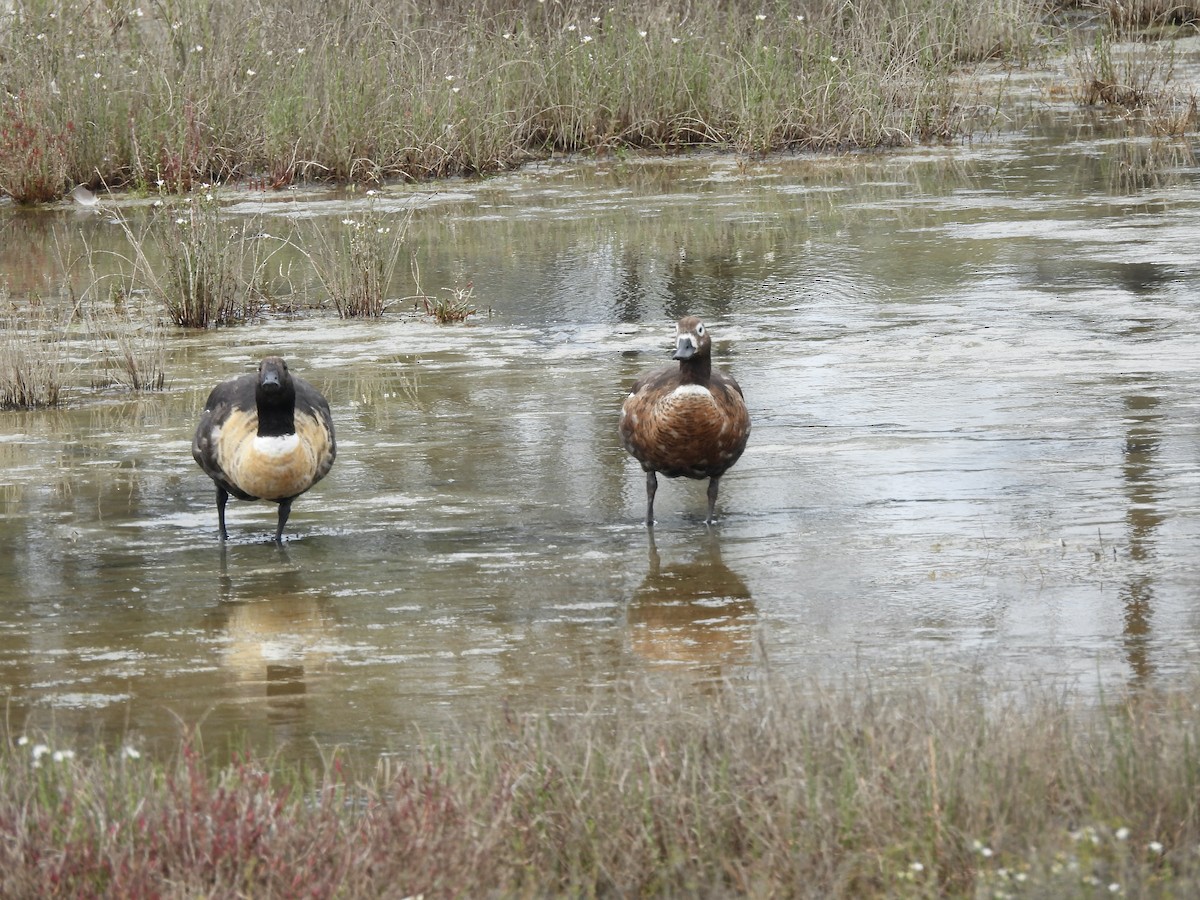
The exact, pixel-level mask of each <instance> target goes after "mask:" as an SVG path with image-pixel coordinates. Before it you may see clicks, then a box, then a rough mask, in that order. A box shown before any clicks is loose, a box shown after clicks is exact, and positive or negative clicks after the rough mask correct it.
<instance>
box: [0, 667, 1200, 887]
mask: <svg viewBox="0 0 1200 900" xmlns="http://www.w3.org/2000/svg"><path fill="white" fill-rule="evenodd" d="M964 681H965V682H967V683H966V684H960V685H959V686H957V687H954V688H947V687H944V686H937V685H926V686H924V687H910V688H900V689H894V688H888V689H882V688H880V687H878V686H875V685H872V684H870V683H867V682H858V683H855V684H848V685H843V686H841V687H840V688H838V689H836V690H835V689H831V688H820V687H814V688H810V689H808V690H806V691H799V690H796V689H794V688H783V687H780V686H774V687H762V686H759V687H756V688H747V687H739V688H735V687H732V686H725V687H723V688H719V689H716V690H715V691H714V692H712V694H711V695H710V696H707V697H704V698H695V697H692V698H688V697H686V696H685V695H682V694H680V693H678V692H671V691H668V692H667V696H666V697H664V696H662V695H657V696H651V695H650V694H643V693H640V692H635V694H634V695H631V696H629V697H626V698H625V699H624V700H621V701H618V702H617V707H618V708H616V709H609V710H606V711H601V710H600V709H598V708H594V709H590V710H585V711H581V712H580V713H579V714H576V715H568V716H565V717H563V718H554V717H533V718H528V719H526V718H520V717H515V716H513V715H509V716H506V717H504V718H499V719H497V720H495V721H493V722H491V723H490V724H488V725H486V726H484V727H483V728H482V729H481V730H480V731H479V732H477V733H475V734H472V735H462V736H459V737H457V738H455V739H453V740H447V741H445V742H443V743H440V744H435V743H428V744H426V745H424V746H423V747H420V748H417V749H416V750H415V751H413V752H412V753H411V754H409V755H406V756H405V757H404V759H403V761H401V760H400V758H399V757H391V756H388V757H383V758H381V760H380V762H379V764H378V765H377V766H376V767H375V769H374V771H370V770H369V769H368V770H363V771H360V772H358V773H357V774H356V773H355V771H354V766H353V764H345V763H343V761H342V760H341V759H340V758H335V759H333V760H329V761H327V762H326V764H325V768H324V771H322V772H316V773H313V772H304V771H301V770H300V769H298V768H296V767H295V766H293V765H291V764H287V763H284V762H281V761H279V760H271V759H263V758H257V757H254V756H252V755H239V756H237V757H236V758H235V759H234V761H233V762H232V763H231V764H226V765H217V764H215V763H210V762H206V760H205V758H204V755H203V753H202V752H201V751H200V745H199V743H198V741H197V740H196V738H195V736H194V735H192V736H191V737H190V738H186V739H185V740H184V741H183V743H182V744H181V746H180V748H179V749H178V751H177V753H175V754H174V755H173V756H172V757H171V758H170V759H169V760H167V761H161V760H160V761H154V760H152V759H150V758H148V754H144V753H141V752H139V751H138V750H136V749H133V748H131V747H126V748H123V749H122V750H121V751H119V752H116V753H110V754H109V755H104V754H100V755H85V754H83V753H79V754H74V753H72V752H71V751H69V750H64V749H62V748H61V747H60V746H58V745H57V744H56V742H55V741H53V740H50V739H45V738H40V739H33V738H26V737H21V738H19V739H17V740H15V741H14V742H13V743H11V744H9V745H7V746H5V747H3V748H0V773H2V775H3V777H2V778H0V832H2V833H3V840H2V841H0V893H2V894H3V895H4V896H13V897H15V896H72V897H74V896H97V895H106V896H166V897H184V896H198V895H203V896H256V897H260V896H261V897H268V896H298V895H299V894H301V893H302V894H303V895H304V896H310V897H334V896H336V897H377V896H394V897H403V896H425V897H427V898H433V897H447V896H596V895H600V896H641V897H645V896H730V895H735V894H736V895H750V896H795V897H805V896H811V897H830V896H854V897H883V896H929V897H933V896H950V897H979V896H987V897H1010V896H1011V897H1021V896H1039V897H1050V896H1053V897H1074V896H1099V895H1104V896H1147V895H1153V896H1179V897H1182V896H1192V895H1194V892H1195V891H1196V890H1197V889H1198V888H1200V854H1198V853H1197V846H1198V844H1200V805H1198V803H1197V796H1198V795H1197V791H1196V789H1195V787H1196V782H1197V779H1198V778H1200V755H1198V750H1197V748H1198V747H1200V719H1198V718H1197V715H1196V710H1195V706H1194V704H1193V702H1192V701H1191V699H1190V695H1189V693H1188V692H1186V691H1185V692H1183V693H1181V694H1178V695H1170V696H1155V695H1149V696H1147V695H1144V694H1143V695H1139V696H1129V697H1126V698H1123V699H1121V700H1118V701H1110V702H1108V703H1105V704H1102V705H1101V706H1100V707H1088V708H1083V707H1080V706H1077V705H1075V704H1074V703H1073V702H1072V701H1071V700H1069V699H1066V698H1065V697H1064V696H1063V695H1062V694H1058V693H1055V692H1052V691H1040V690H1029V691H1026V692H1024V694H1023V695H1022V696H1019V697H1014V698H1011V699H1009V700H1007V701H1003V700H997V699H995V698H994V697H992V698H988V697H986V693H987V692H986V691H985V690H984V685H982V684H978V683H976V684H971V683H970V679H965V680H964Z"/></svg>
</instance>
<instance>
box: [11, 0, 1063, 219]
mask: <svg viewBox="0 0 1200 900" xmlns="http://www.w3.org/2000/svg"><path fill="white" fill-rule="evenodd" d="M8 8H9V9H10V10H11V12H7V13H4V12H0V84H4V85H5V90H4V91H3V92H2V93H0V191H3V192H5V193H7V194H9V195H10V196H12V197H14V198H16V199H17V200H19V201H21V202H36V201H40V200H45V199H49V198H53V197H57V196H61V195H62V194H63V192H64V191H66V190H69V189H70V188H71V187H72V186H73V185H74V184H75V183H86V184H90V185H91V186H93V187H96V186H98V185H100V184H101V183H105V184H109V185H118V184H131V185H134V186H140V187H141V188H143V189H147V190H153V189H157V188H162V189H164V190H168V191H172V192H174V191H185V190H188V189H190V188H192V187H193V186H195V185H196V184H199V183H203V182H218V181H225V180H230V179H236V178H254V179H256V180H260V181H262V182H265V183H268V184H271V185H275V186H282V185H285V184H288V183H290V182H292V181H294V180H297V179H305V178H328V179H337V180H348V181H360V182H372V181H378V180H380V179H383V178H392V177H406V178H428V177H434V176H442V175H451V174H458V173H476V172H492V171H496V170H500V169H504V168H506V167H509V166H512V165H514V164H517V163H519V162H521V161H523V160H525V159H528V158H529V157H530V156H537V155H542V154H545V153H548V152H551V151H577V150H590V149H598V148H604V147H614V146H616V147H620V146H630V147H654V148H673V147H678V146H681V145H687V144H694V143H713V142H715V143H720V144H725V145H728V146H731V147H737V148H743V149H769V148H777V147H784V146H795V147H842V146H877V145H885V144H897V143H903V142H908V141H914V140H921V139H926V138H939V137H945V136H949V135H953V134H958V133H962V132H963V131H964V130H968V129H970V128H971V127H973V123H972V122H971V120H970V119H969V118H968V113H967V112H966V109H967V107H965V106H964V104H963V103H962V101H961V98H960V93H959V92H960V90H962V88H960V87H959V84H960V82H959V81H958V80H956V79H953V78H951V74H952V72H953V71H954V70H955V68H956V67H958V66H961V65H962V64H964V63H969V62H971V61H973V60H978V59H981V58H984V57H995V56H1005V57H1009V58H1013V59H1017V60H1021V59H1025V58H1028V56H1029V55H1030V54H1031V53H1033V52H1035V50H1036V47H1037V40H1038V32H1039V30H1040V28H1041V26H1042V16H1043V7H1042V4H1041V3H1040V2H1038V0H985V2H983V3H979V2H974V0H860V2H856V3H844V2H839V0H776V2H771V3H766V4H761V5H759V4H738V3H725V2H721V0H701V2H695V3H682V2H677V0H641V2H637V0H615V2H613V0H604V2H596V0H553V2H551V0H548V2H538V0H488V2H482V3H475V2H466V0H454V2H449V3H440V4H426V3H423V2H417V0H350V2H348V3H344V4H336V5H333V6H330V5H329V4H326V3H323V2H318V0H297V2H294V3H289V4H287V5H286V6H281V5H279V4H276V3H271V2H267V0H251V2H248V3H245V2H236V3H235V2H233V0H173V2H171V3H162V4H144V3H143V4H133V3H131V2H117V3H105V4H96V3H91V2H89V0H53V2H52V0H13V2H12V3H11V4H9V6H8Z"/></svg>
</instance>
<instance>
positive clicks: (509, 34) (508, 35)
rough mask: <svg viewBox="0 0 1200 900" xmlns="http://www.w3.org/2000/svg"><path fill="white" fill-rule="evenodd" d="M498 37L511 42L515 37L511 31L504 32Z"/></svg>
mask: <svg viewBox="0 0 1200 900" xmlns="http://www.w3.org/2000/svg"><path fill="white" fill-rule="evenodd" d="M500 36H501V37H502V38H504V39H505V40H506V41H511V40H512V39H513V38H514V37H516V35H515V34H513V33H512V32H511V31H506V32H504V34H502V35H500Z"/></svg>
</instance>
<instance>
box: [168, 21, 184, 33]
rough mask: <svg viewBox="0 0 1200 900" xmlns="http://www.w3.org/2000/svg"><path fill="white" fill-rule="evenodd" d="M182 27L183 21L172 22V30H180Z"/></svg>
mask: <svg viewBox="0 0 1200 900" xmlns="http://www.w3.org/2000/svg"><path fill="white" fill-rule="evenodd" d="M182 27H183V23H182V22H172V23H171V30H172V31H178V30H179V29H180V28H182Z"/></svg>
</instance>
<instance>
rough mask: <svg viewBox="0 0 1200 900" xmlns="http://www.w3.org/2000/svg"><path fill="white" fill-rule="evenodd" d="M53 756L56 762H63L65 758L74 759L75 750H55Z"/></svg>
mask: <svg viewBox="0 0 1200 900" xmlns="http://www.w3.org/2000/svg"><path fill="white" fill-rule="evenodd" d="M51 758H52V759H53V760H54V761H55V762H63V761H64V760H67V759H74V758H75V751H74V750H55V751H54V756H53V757H51Z"/></svg>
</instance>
